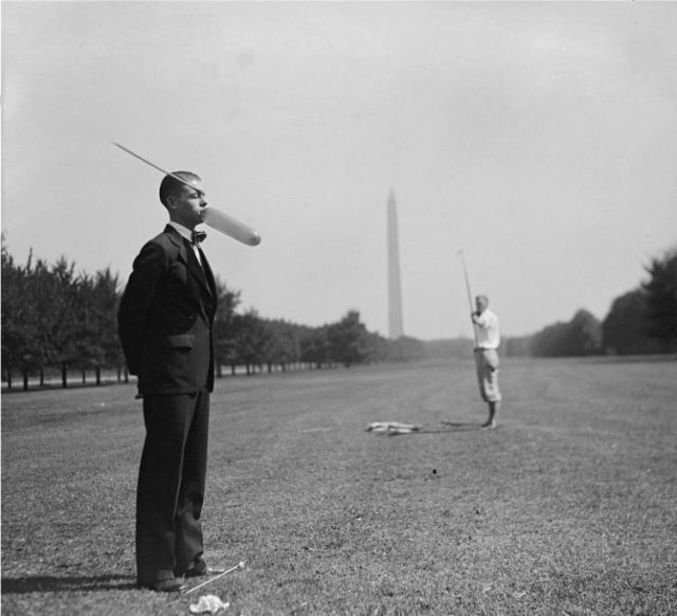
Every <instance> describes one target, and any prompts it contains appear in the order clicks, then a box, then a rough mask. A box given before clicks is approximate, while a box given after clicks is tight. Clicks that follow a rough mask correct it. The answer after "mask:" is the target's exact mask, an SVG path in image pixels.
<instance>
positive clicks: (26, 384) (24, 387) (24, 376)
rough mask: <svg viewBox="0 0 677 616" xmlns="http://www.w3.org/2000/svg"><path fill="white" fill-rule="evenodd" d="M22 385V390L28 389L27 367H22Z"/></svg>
mask: <svg viewBox="0 0 677 616" xmlns="http://www.w3.org/2000/svg"><path fill="white" fill-rule="evenodd" d="M22 372H23V378H24V386H23V390H24V391H28V368H24V369H23V371H22Z"/></svg>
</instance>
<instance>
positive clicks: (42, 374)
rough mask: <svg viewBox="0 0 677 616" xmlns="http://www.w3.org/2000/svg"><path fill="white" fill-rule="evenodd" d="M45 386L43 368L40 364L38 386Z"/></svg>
mask: <svg viewBox="0 0 677 616" xmlns="http://www.w3.org/2000/svg"><path fill="white" fill-rule="evenodd" d="M44 386H45V369H44V368H43V367H42V366H40V387H44Z"/></svg>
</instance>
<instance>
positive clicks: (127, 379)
mask: <svg viewBox="0 0 677 616" xmlns="http://www.w3.org/2000/svg"><path fill="white" fill-rule="evenodd" d="M125 383H129V369H128V368H127V366H125Z"/></svg>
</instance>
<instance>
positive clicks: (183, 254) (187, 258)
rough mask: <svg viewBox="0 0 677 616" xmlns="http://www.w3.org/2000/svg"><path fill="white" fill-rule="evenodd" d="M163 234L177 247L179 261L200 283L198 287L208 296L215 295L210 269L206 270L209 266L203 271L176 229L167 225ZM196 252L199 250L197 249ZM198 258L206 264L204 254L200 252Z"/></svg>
mask: <svg viewBox="0 0 677 616" xmlns="http://www.w3.org/2000/svg"><path fill="white" fill-rule="evenodd" d="M165 233H168V234H169V237H170V238H171V240H172V241H173V242H174V244H176V246H177V247H178V249H179V260H180V261H182V262H183V263H184V264H185V266H186V269H187V270H188V271H189V272H190V273H191V275H192V276H194V277H195V279H196V280H197V281H198V282H199V283H200V286H201V287H202V288H203V290H205V291H207V293H208V294H209V295H212V296H213V295H215V293H214V277H213V275H212V272H211V269H208V268H209V265H207V267H206V268H205V269H203V268H202V266H201V265H200V262H199V261H198V260H197V257H196V256H195V253H194V252H193V250H192V249H191V248H190V247H189V246H188V244H187V242H186V240H184V239H183V237H182V236H181V234H180V233H179V232H178V231H177V230H176V229H174V227H172V226H171V225H167V226H166V227H165ZM198 250H200V249H199V248H198ZM200 257H201V258H202V263H204V264H207V259H206V258H205V257H204V253H203V252H202V251H201V250H200ZM207 271H208V272H209V274H208V275H207V273H206V272H207ZM210 279H211V280H210Z"/></svg>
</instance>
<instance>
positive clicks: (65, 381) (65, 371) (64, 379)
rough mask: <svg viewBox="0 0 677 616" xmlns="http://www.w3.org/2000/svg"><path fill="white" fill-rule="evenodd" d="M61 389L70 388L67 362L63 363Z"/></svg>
mask: <svg viewBox="0 0 677 616" xmlns="http://www.w3.org/2000/svg"><path fill="white" fill-rule="evenodd" d="M61 387H63V388H64V389H66V387H68V368H67V366H66V362H65V361H64V362H61Z"/></svg>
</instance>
